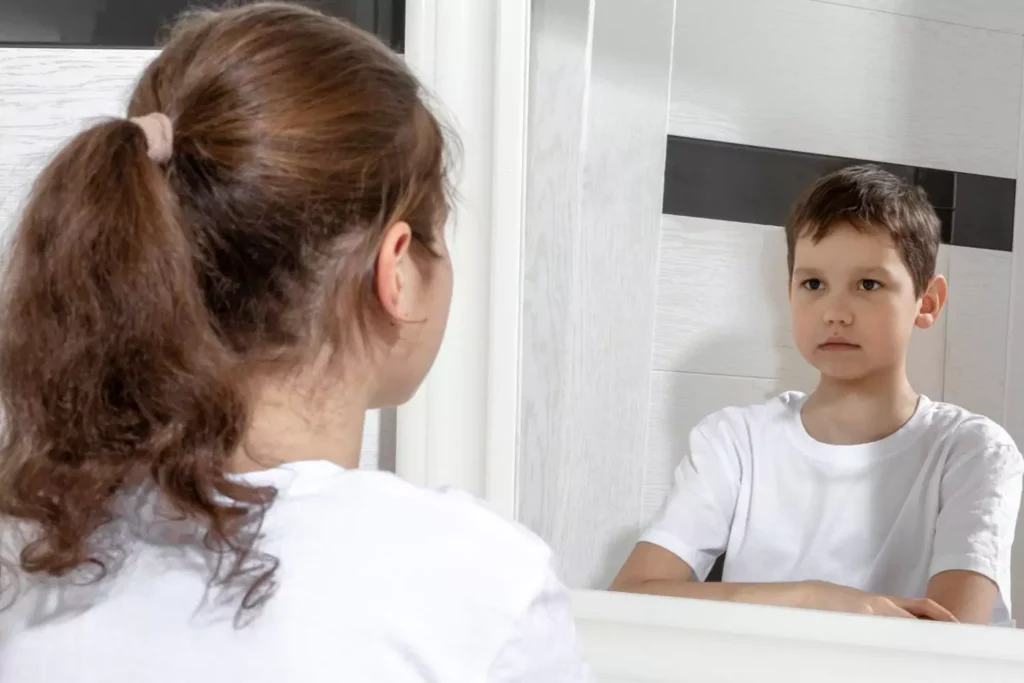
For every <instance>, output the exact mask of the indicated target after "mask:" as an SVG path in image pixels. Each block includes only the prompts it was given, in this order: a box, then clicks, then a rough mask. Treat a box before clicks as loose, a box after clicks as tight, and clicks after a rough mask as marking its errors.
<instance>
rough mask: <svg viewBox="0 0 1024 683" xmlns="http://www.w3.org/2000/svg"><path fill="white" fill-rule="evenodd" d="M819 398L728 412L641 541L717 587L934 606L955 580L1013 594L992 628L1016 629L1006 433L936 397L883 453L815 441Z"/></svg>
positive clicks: (712, 427)
mask: <svg viewBox="0 0 1024 683" xmlns="http://www.w3.org/2000/svg"><path fill="white" fill-rule="evenodd" d="M806 398H807V397H806V396H805V395H804V394H802V393H798V392H787V393H784V394H782V395H780V396H778V397H776V398H774V399H772V400H770V401H768V402H767V403H762V404H758V405H753V406H747V407H742V408H726V409H724V410H721V411H718V412H716V413H713V414H712V415H710V416H708V417H707V418H705V419H704V420H703V421H702V422H701V423H700V424H699V425H697V427H695V428H694V429H693V430H692V432H691V433H690V448H689V453H687V454H685V455H684V457H683V458H682V461H681V462H680V464H679V466H678V467H677V468H676V471H675V483H674V486H673V488H672V492H671V493H670V494H669V496H668V499H667V500H666V501H665V504H664V506H663V507H662V509H661V511H660V512H659V513H658V514H657V516H656V517H655V519H654V520H653V522H652V523H651V525H650V527H649V529H648V530H647V531H646V533H645V534H644V535H643V536H642V538H641V540H642V541H646V542H648V543H654V544H656V545H659V546H662V547H664V548H665V549H667V550H669V551H671V552H672V553H674V554H676V555H677V556H679V557H680V558H682V559H683V560H684V561H685V562H686V563H687V564H689V565H690V567H691V568H692V569H693V571H694V574H695V575H696V577H697V578H698V579H699V580H703V579H704V578H705V577H706V576H707V574H708V572H709V571H710V570H711V567H712V565H713V564H714V562H715V561H716V559H717V558H718V556H719V555H721V554H722V553H725V565H724V570H723V576H722V579H723V580H724V581H733V582H754V583H757V582H775V581H802V580H821V581H830V582H832V583H837V584H841V585H844V586H850V587H853V588H858V589H861V590H865V591H869V592H872V593H879V594H883V595H899V596H903V597H923V596H924V594H925V590H926V589H927V586H928V581H929V579H931V577H933V576H935V575H936V574H938V573H940V572H943V571H948V570H954V569H956V570H967V571H973V572H977V573H979V574H981V575H983V576H986V577H988V578H989V579H991V580H992V581H993V582H995V583H996V585H997V586H998V588H999V597H998V599H997V601H996V605H995V607H994V609H993V612H992V617H991V623H992V624H996V625H1013V621H1012V620H1011V618H1010V551H1011V546H1012V544H1013V537H1014V529H1015V527H1016V524H1017V513H1018V510H1019V508H1020V503H1021V482H1022V478H1024V459H1022V457H1021V454H1020V452H1019V451H1018V450H1017V447H1016V445H1015V444H1014V442H1013V440H1012V439H1011V438H1010V436H1009V434H1007V433H1006V430H1004V429H1003V428H1002V427H1000V426H999V425H997V424H996V423H995V422H993V421H992V420H989V419H988V418H985V417H983V416H981V415H976V414H973V413H971V412H969V411H967V410H964V409H963V408H960V407H958V406H954V405H950V404H948V403H940V402H934V401H930V400H929V399H928V398H926V397H924V396H922V397H921V398H920V399H919V401H918V406H917V410H916V411H915V413H914V415H913V417H911V418H910V420H909V421H908V422H907V423H906V424H905V425H903V427H902V428H900V429H899V430H897V431H896V432H895V433H894V434H892V435H890V436H888V437H886V438H884V439H882V440H880V441H876V442H874V443H867V444H861V445H855V446H838V445H830V444H825V443H821V442H819V441H816V440H815V439H813V438H812V437H811V436H810V435H809V434H808V433H807V431H806V430H805V429H804V426H803V422H802V420H801V418H800V411H801V407H802V406H803V403H804V401H805V400H806Z"/></svg>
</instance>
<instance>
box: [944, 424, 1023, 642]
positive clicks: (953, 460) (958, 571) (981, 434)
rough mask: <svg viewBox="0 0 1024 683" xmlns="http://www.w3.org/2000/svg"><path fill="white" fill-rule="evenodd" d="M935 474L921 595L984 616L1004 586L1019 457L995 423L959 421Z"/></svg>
mask: <svg viewBox="0 0 1024 683" xmlns="http://www.w3.org/2000/svg"><path fill="white" fill-rule="evenodd" d="M954 448H955V449H956V452H954V453H953V454H952V455H951V457H950V460H949V463H948V464H947V467H946V471H945V472H944V474H943V477H942V483H941V489H940V496H939V501H940V506H939V516H938V519H937V520H936V523H935V541H934V548H933V551H932V561H931V577H932V578H931V580H930V581H929V582H928V590H927V595H928V597H931V598H933V599H935V600H936V601H937V602H939V603H940V604H942V605H943V606H944V607H946V608H948V609H949V610H950V611H952V612H953V613H954V614H955V615H956V616H957V617H958V618H959V619H960V620H961V621H965V622H970V623H979V624H987V623H989V622H990V620H991V619H992V616H993V615H992V609H993V606H994V605H995V604H996V601H997V600H998V599H999V594H1000V592H1001V590H1005V591H1006V592H1009V588H1010V585H1009V580H1010V550H1011V546H1012V545H1013V537H1014V529H1015V527H1016V525H1017V513H1018V511H1019V508H1020V500H1021V486H1022V479H1024V458H1022V457H1021V454H1020V452H1019V451H1018V450H1017V448H1016V446H1015V445H1014V444H1013V441H1012V440H1011V439H1010V437H1009V435H1007V434H1006V433H1005V431H1003V430H1002V429H1001V428H1000V427H998V426H997V425H995V424H994V423H991V422H988V421H985V422H984V423H980V424H979V423H972V424H969V425H963V426H962V427H961V430H960V433H959V434H957V439H956V442H955V445H954Z"/></svg>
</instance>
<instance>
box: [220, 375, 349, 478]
mask: <svg viewBox="0 0 1024 683" xmlns="http://www.w3.org/2000/svg"><path fill="white" fill-rule="evenodd" d="M365 418H366V406H365V405H362V403H361V402H358V401H351V400H349V401H340V400H337V399H332V398H330V397H323V396H319V397H318V396H316V395H314V394H309V393H304V392H296V391H294V390H288V391H284V390H281V389H280V388H268V389H264V390H262V391H261V392H260V393H259V398H258V399H257V401H256V403H255V406H254V408H253V411H252V417H251V420H250V423H249V429H248V432H247V434H246V438H245V442H244V444H243V446H242V448H241V449H240V451H239V452H238V453H236V455H235V457H234V459H233V462H232V470H233V471H235V472H246V471H253V470H260V469H267V468H269V467H276V466H278V465H281V464H284V463H289V462H299V461H304V460H326V461H328V462H333V463H335V464H336V465H339V466H340V467H344V468H346V469H354V468H356V467H358V466H359V454H360V451H361V446H362V440H363V427H364V422H365Z"/></svg>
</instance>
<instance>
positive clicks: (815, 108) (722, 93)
mask: <svg viewBox="0 0 1024 683" xmlns="http://www.w3.org/2000/svg"><path fill="white" fill-rule="evenodd" d="M929 2H930V0H929ZM676 21H677V29H676V30H677V37H676V49H675V54H674V58H673V72H672V93H671V116H670V120H669V131H670V132H671V133H672V134H674V135H680V136H687V137H695V138H706V139H710V140H719V141H723V142H734V143H743V144H749V145H758V146H764V147H775V148H781V149H790V150H796V151H805V152H814V153H817V154H830V155H836V156H843V157H853V158H864V159H870V160H872V161H886V162H893V163H903V164H910V165H917V166H925V167H934V168H942V169H949V170H957V171H963V172H971V173H979V174H985V175H996V176H1003V177H1008V178H1012V177H1016V173H1017V144H1016V141H1017V135H1018V123H1019V121H1018V118H1019V117H1018V114H1019V105H1020V94H1021V58H1022V54H1024V39H1022V38H1021V37H1020V36H1017V35H1011V34H1005V33H994V32H992V31H985V30H980V29H974V28H967V27H963V26H957V25H953V24H948V23H943V22H939V21H927V20H922V19H916V18H912V17H906V16H900V15H897V14H889V13H885V12H876V11H870V10H864V9H858V8H854V7H846V6H841V5H835V4H829V3H823V2H815V1H813V0H772V1H771V2H765V1H764V0H715V2H705V1H704V0H679V3H678V11H677V16H676Z"/></svg>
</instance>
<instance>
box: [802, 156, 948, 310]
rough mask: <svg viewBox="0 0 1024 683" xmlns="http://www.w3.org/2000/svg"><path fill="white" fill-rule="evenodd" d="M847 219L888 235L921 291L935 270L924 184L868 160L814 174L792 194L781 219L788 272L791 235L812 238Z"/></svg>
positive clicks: (934, 226) (935, 239)
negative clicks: (792, 202)
mask: <svg viewBox="0 0 1024 683" xmlns="http://www.w3.org/2000/svg"><path fill="white" fill-rule="evenodd" d="M841 223H848V224H850V225H851V226H853V227H854V228H855V229H857V230H860V231H863V232H867V231H869V230H878V231H880V232H883V233H885V234H887V235H889V237H891V238H892V240H893V242H894V243H895V245H896V248H897V249H898V250H899V252H900V256H901V257H902V259H903V263H904V264H905V265H906V266H907V270H909V271H910V276H911V278H912V279H913V281H914V294H916V295H918V296H920V294H921V293H922V292H923V291H924V290H925V288H926V287H927V286H928V282H929V280H931V278H932V276H933V275H935V261H936V258H937V256H938V251H939V239H940V238H939V230H940V223H939V217H938V215H936V213H935V209H934V208H932V205H931V203H930V202H929V201H928V196H927V195H926V194H925V192H924V190H922V189H921V188H920V187H917V186H916V185H914V184H912V183H909V182H907V181H906V180H904V179H903V178H900V177H899V176H896V175H894V174H892V173H890V172H889V171H886V170H884V169H882V168H879V167H878V166H875V165H872V164H865V165H860V166H849V167H847V168H843V169H840V170H838V171H835V172H834V173H830V174H828V175H826V176H823V177H822V178H819V179H818V180H817V181H816V182H815V183H814V184H813V185H811V186H810V187H809V188H807V190H806V191H805V192H804V194H803V195H802V196H801V197H800V199H799V200H797V202H796V204H795V205H794V206H793V210H792V211H791V212H790V214H789V218H788V219H787V220H786V251H787V259H788V263H789V273H790V275H792V273H793V258H794V253H795V250H796V241H797V240H798V239H799V238H801V237H809V238H810V239H811V240H813V241H814V242H818V241H819V240H821V239H823V238H825V237H827V236H828V235H829V234H830V233H831V232H832V230H833V229H835V227H836V226H837V225H839V224H841Z"/></svg>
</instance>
